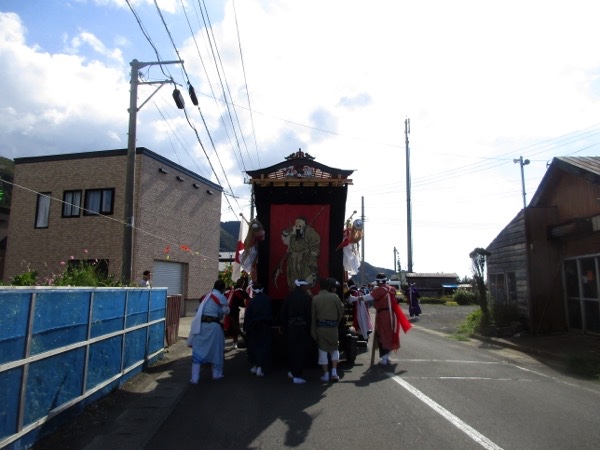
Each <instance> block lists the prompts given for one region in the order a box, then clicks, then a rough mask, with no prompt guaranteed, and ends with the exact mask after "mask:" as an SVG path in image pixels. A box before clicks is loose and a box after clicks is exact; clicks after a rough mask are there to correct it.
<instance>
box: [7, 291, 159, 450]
mask: <svg viewBox="0 0 600 450" xmlns="http://www.w3.org/2000/svg"><path fill="white" fill-rule="evenodd" d="M166 309H167V289H166V288H165V289H160V288H159V289H139V288H47V287H40V288H15V287H2V288H0V398H2V401H1V402H0V448H5V447H6V448H8V449H17V448H28V447H29V446H30V445H31V444H32V443H33V442H35V441H36V439H38V438H39V437H41V435H40V436H38V435H39V434H40V432H41V431H40V430H41V429H42V428H43V429H44V430H45V431H44V432H45V433H48V432H50V431H51V428H50V427H47V426H44V427H42V425H48V423H49V421H50V420H51V419H52V420H53V421H54V422H55V421H56V420H57V419H58V418H60V417H61V415H62V416H66V414H67V412H69V411H72V410H74V409H75V408H82V407H83V406H84V405H85V404H87V402H89V401H92V400H96V399H98V398H99V396H100V395H104V394H106V393H108V392H109V391H110V390H111V389H112V388H114V387H116V386H118V385H120V384H122V383H124V382H125V381H126V380H127V379H129V378H131V377H132V376H133V375H134V374H136V373H139V372H140V371H141V370H142V369H143V367H144V365H145V364H146V363H148V362H149V361H152V360H154V359H156V358H157V357H159V356H160V355H161V354H162V351H163V350H164V337H165V316H166Z"/></svg>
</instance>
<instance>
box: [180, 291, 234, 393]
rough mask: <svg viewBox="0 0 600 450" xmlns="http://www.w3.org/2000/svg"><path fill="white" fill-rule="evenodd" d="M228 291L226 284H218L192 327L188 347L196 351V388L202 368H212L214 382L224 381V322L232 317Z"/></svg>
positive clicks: (193, 358)
mask: <svg viewBox="0 0 600 450" xmlns="http://www.w3.org/2000/svg"><path fill="white" fill-rule="evenodd" d="M224 291H225V282H224V281H223V280H221V279H219V280H217V281H215V284H214V286H213V289H212V291H211V292H209V293H208V294H206V295H205V296H204V297H203V298H202V300H201V303H200V306H199V307H198V311H197V312H196V316H195V317H194V319H193V320H192V323H191V325H190V334H189V336H188V340H187V345H188V347H192V378H191V379H190V383H192V384H198V381H199V380H200V365H201V364H212V378H213V380H220V379H221V378H223V363H224V357H223V353H224V351H225V334H224V332H223V325H222V323H221V321H222V320H223V317H224V316H225V315H226V314H228V313H229V306H228V305H227V299H226V298H225V296H224V295H223V292H224Z"/></svg>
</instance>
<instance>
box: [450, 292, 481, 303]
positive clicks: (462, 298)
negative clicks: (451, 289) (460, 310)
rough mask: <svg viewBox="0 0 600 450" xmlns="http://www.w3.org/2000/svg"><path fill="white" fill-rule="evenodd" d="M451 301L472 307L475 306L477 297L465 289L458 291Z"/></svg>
mask: <svg viewBox="0 0 600 450" xmlns="http://www.w3.org/2000/svg"><path fill="white" fill-rule="evenodd" d="M452 300H453V301H455V302H456V303H458V304H459V305H474V304H477V295H476V294H475V293H474V292H471V291H467V290H466V289H458V290H457V291H456V292H455V293H454V295H453V296H452Z"/></svg>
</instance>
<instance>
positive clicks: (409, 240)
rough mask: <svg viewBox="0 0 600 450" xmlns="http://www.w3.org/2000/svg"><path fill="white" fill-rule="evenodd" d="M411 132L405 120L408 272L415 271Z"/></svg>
mask: <svg viewBox="0 0 600 450" xmlns="http://www.w3.org/2000/svg"><path fill="white" fill-rule="evenodd" d="M409 134H410V119H405V120H404V136H405V142H406V241H407V242H406V250H407V251H408V272H409V273H412V271H413V260H412V208H411V205H410V148H409V147H408V135H409Z"/></svg>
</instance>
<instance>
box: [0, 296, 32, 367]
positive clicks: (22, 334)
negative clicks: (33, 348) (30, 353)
mask: <svg viewBox="0 0 600 450" xmlns="http://www.w3.org/2000/svg"><path fill="white" fill-rule="evenodd" d="M30 299H31V295H30V294H28V293H26V292H21V293H20V292H13V293H7V292H0V364H3V363H6V362H9V361H15V360H17V359H21V358H23V357H24V356H25V343H26V339H27V323H28V320H29V307H30Z"/></svg>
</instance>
